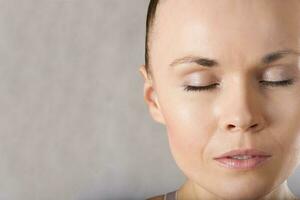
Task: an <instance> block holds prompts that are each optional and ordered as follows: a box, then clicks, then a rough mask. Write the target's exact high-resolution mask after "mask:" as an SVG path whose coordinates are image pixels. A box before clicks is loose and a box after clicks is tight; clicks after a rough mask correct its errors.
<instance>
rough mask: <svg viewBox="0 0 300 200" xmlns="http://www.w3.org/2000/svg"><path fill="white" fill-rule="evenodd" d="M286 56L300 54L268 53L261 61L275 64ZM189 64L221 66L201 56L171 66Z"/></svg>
mask: <svg viewBox="0 0 300 200" xmlns="http://www.w3.org/2000/svg"><path fill="white" fill-rule="evenodd" d="M286 55H298V56H299V55H300V53H299V52H298V51H296V50H293V49H285V50H279V51H275V52H272V53H268V54H267V55H265V56H264V57H263V58H262V59H261V62H262V63H264V64H270V63H272V62H275V61H277V60H279V59H281V58H283V57H284V56H286ZM187 63H196V64H198V65H201V66H203V67H208V68H212V67H216V66H218V65H219V63H218V62H217V61H216V60H214V59H210V58H205V57H199V56H185V57H183V58H178V59H175V60H174V61H173V62H171V64H170V66H171V67H173V66H176V65H180V64H187Z"/></svg>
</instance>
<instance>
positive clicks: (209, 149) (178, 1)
mask: <svg viewBox="0 0 300 200" xmlns="http://www.w3.org/2000/svg"><path fill="white" fill-rule="evenodd" d="M299 13H300V1H298V0H285V1H282V0H162V1H161V3H160V4H159V7H158V10H157V13H156V19H155V24H154V27H153V32H152V34H151V41H150V53H149V54H150V67H151V73H149V74H148V73H147V72H146V70H145V66H144V65H142V66H141V68H140V72H141V74H142V75H143V77H144V80H145V82H144V99H145V101H146V103H147V105H148V108H149V111H150V113H151V116H152V117H153V119H154V120H155V121H157V122H159V123H161V124H163V125H165V126H166V129H167V135H168V141H169V146H170V149H171V152H172V155H173V157H174V159H175V161H176V163H177V165H178V167H179V168H180V169H181V170H182V172H183V173H184V174H185V175H186V177H187V180H186V182H185V183H184V184H183V185H182V186H181V187H180V189H179V191H178V200H196V199H198V200H199V199H201V200H202V199H205V200H208V199H222V200H223V199H224V200H254V199H255V200H262V199H263V200H266V199H272V200H273V199H296V197H295V196H294V195H293V194H292V192H291V191H290V189H289V188H288V186H287V181H286V180H287V178H288V177H289V176H290V175H291V174H292V173H293V172H294V170H295V169H296V167H297V165H299V160H300V158H299V157H300V64H299V58H300V56H299V55H300V54H299V53H298V52H300V45H299V44H300V43H299V41H300V40H299V39H300V17H299ZM273 52H286V53H284V54H280V55H279V56H277V57H276V56H273V57H271V58H269V60H268V61H269V62H264V61H265V60H266V59H264V58H265V57H266V55H270V54H271V53H273ZM182 58H184V59H182ZM196 58H197V59H198V58H207V59H210V60H214V61H216V62H217V64H216V63H209V62H203V61H202V62H194V60H195V59H196ZM214 64H215V65H214ZM207 65H210V67H207ZM212 65H214V66H213V67H212ZM284 80H292V81H293V83H292V84H287V85H277V86H274V85H273V86H270V85H266V84H264V81H277V82H278V81H284ZM213 84H216V87H213V88H211V89H210V90H201V91H187V90H185V89H186V86H187V85H189V86H194V87H199V86H208V85H213ZM240 148H256V149H259V150H262V151H265V152H267V153H269V154H271V155H272V157H271V158H270V159H269V160H268V161H267V162H265V163H264V164H263V165H260V166H258V167H256V168H254V169H251V170H233V169H227V168H224V167H221V166H220V165H219V164H218V163H217V162H216V161H215V160H214V159H213V157H215V156H218V155H220V154H222V153H225V152H227V151H230V150H233V149H240Z"/></svg>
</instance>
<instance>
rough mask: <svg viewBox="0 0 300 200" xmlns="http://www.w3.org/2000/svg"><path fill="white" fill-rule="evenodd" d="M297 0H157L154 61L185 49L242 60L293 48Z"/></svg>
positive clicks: (162, 61)
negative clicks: (159, 0)
mask: <svg viewBox="0 0 300 200" xmlns="http://www.w3.org/2000/svg"><path fill="white" fill-rule="evenodd" d="M299 4H300V3H299V1H298V0H287V1H282V0H263V1H262V0H243V1H241V0H165V1H161V3H160V4H159V6H158V10H157V13H156V19H155V25H154V27H153V40H152V42H151V45H150V50H151V51H152V52H151V54H152V58H151V59H152V62H153V65H162V64H167V62H169V61H170V60H171V59H174V58H177V57H178V56H184V55H199V56H206V57H211V58H220V59H224V61H225V60H226V61H227V62H230V63H233V62H247V59H248V58H251V59H252V58H256V57H257V58H258V57H261V56H262V55H264V54H266V53H269V52H272V51H276V50H280V49H283V48H294V49H295V48H296V49H298V38H299V21H300V20H299V11H300V9H299ZM237 58H238V59H237Z"/></svg>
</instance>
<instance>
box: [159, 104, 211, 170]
mask: <svg viewBox="0 0 300 200" xmlns="http://www.w3.org/2000/svg"><path fill="white" fill-rule="evenodd" d="M171 107H173V108H172V109H171V110H169V111H168V112H165V113H164V116H165V121H166V128H167V133H168V139H169V145H170V149H171V151H172V154H173V156H174V157H175V160H176V161H177V163H178V164H179V165H181V166H182V165H184V166H185V168H186V166H187V165H189V163H191V164H192V163H198V162H199V161H201V160H202V156H203V152H204V150H205V147H206V145H207V144H208V143H209V138H210V136H211V135H212V128H213V127H214V123H213V121H212V120H210V119H212V117H211V116H209V115H208V113H211V112H209V111H208V110H209V109H208V106H201V105H200V103H198V105H196V104H192V103H191V104H184V105H180V104H177V105H176V106H175V105H173V106H172V105H170V108H171ZM205 108H206V109H205ZM165 111H166V110H165ZM190 167H191V166H190Z"/></svg>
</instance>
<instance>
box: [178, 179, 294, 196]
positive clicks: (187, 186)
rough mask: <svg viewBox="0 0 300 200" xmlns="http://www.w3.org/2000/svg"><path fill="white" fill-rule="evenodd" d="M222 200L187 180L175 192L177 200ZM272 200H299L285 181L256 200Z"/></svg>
mask: <svg viewBox="0 0 300 200" xmlns="http://www.w3.org/2000/svg"><path fill="white" fill-rule="evenodd" d="M187 199H189V200H203V199H207V200H224V199H222V198H220V197H217V196H216V195H214V194H212V193H210V192H209V191H207V190H205V189H204V188H202V187H201V186H199V185H197V184H195V183H194V182H192V181H190V180H187V181H186V182H185V183H184V184H183V185H182V186H181V187H180V188H179V189H178V191H177V200H187ZM274 199H278V200H279V199H285V200H300V199H297V197H296V196H295V195H294V194H293V193H292V192H291V191H290V189H289V187H288V185H287V181H285V182H283V183H282V184H281V185H279V186H278V187H277V188H275V189H274V190H273V191H272V192H270V193H268V194H267V195H265V196H263V197H260V198H259V199H256V200H274Z"/></svg>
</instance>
